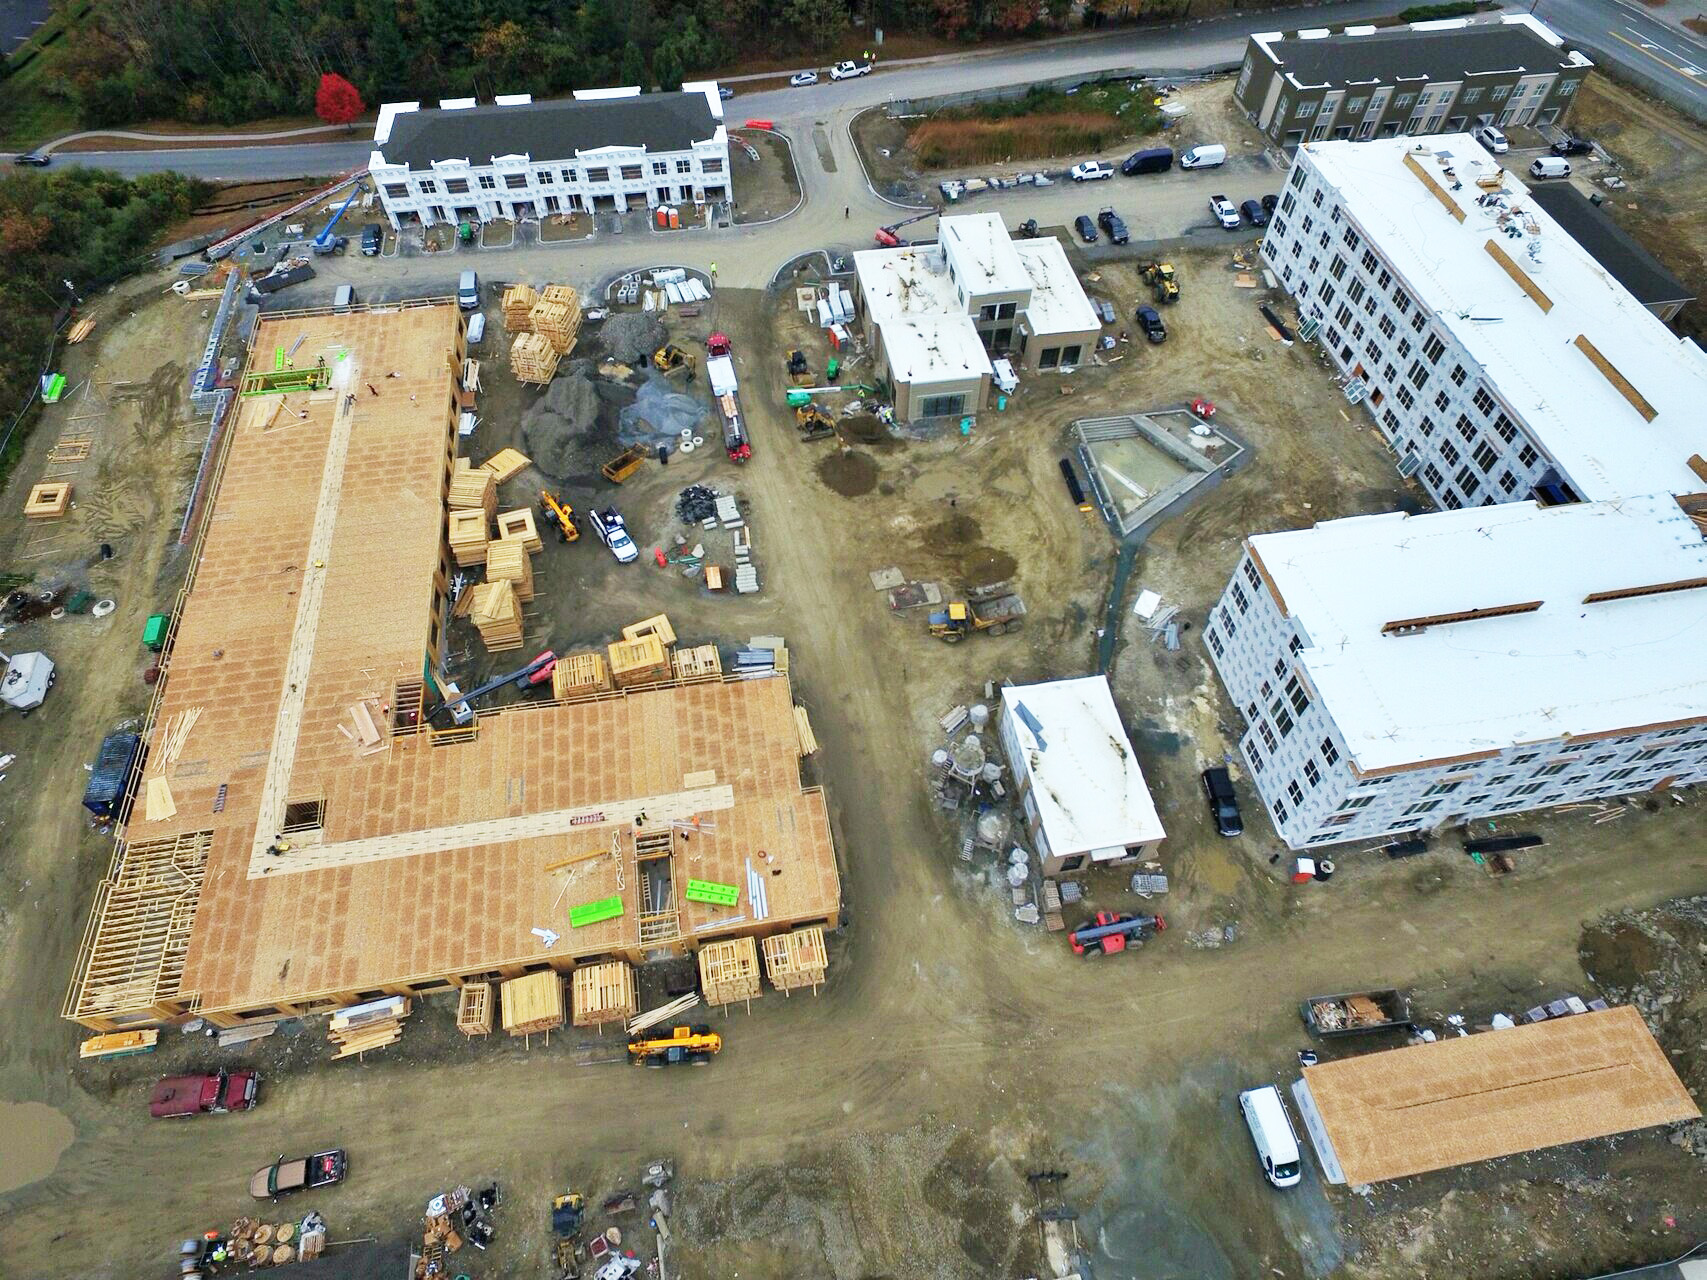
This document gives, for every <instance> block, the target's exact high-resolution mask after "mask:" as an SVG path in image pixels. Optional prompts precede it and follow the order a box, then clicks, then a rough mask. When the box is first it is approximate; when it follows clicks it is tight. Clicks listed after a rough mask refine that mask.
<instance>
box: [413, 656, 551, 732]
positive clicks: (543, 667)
mask: <svg viewBox="0 0 1707 1280" xmlns="http://www.w3.org/2000/svg"><path fill="white" fill-rule="evenodd" d="M556 665H557V655H556V654H555V653H553V652H552V651H551V650H550V649H547V650H546V651H545V652H544V653H542V654H540V655H539V656H538V657H537V658H535V659H534V660H533V661H532V662H530V663H528V664H527V665H526V666H525V667H518V668H517V669H516V670H514V671H510V672H506V673H505V674H504V675H501V676H496V677H494V678H493V679H491V680H488V681H487V682H486V683H485V684H483V685H481V686H479V687H478V688H475V689H470V690H469V691H468V692H467V693H463V692H462V691H461V690H460V689H458V688H457V687H456V685H455V684H453V683H451V682H449V681H445V682H444V683H443V685H442V688H443V690H444V694H445V700H444V701H443V702H441V703H439V705H438V706H436V707H434V708H433V710H432V713H431V714H430V715H428V716H427V720H428V722H429V723H430V722H432V721H433V720H435V719H437V718H438V716H439V714H440V713H441V712H443V711H445V710H447V709H448V710H449V711H450V713H451V719H452V720H453V721H454V722H455V723H456V724H457V726H458V727H459V728H460V727H463V726H466V725H468V724H470V723H472V722H473V720H474V709H473V707H472V705H471V704H472V703H473V702H474V700H475V699H476V698H483V697H485V696H486V695H487V694H489V693H491V692H492V691H493V690H495V689H502V688H503V687H504V686H505V685H507V684H514V685H515V686H516V687H517V688H518V689H522V690H524V691H525V690H526V689H528V688H529V687H530V686H532V685H536V684H544V683H545V682H546V681H547V680H549V679H551V671H552V668H553V667H555V666H556Z"/></svg>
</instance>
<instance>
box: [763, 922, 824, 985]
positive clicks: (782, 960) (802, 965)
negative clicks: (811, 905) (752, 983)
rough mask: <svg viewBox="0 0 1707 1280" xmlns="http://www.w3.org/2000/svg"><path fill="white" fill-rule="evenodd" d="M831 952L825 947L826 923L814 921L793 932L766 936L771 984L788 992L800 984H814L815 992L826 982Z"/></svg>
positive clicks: (766, 971) (768, 974) (766, 953)
mask: <svg viewBox="0 0 1707 1280" xmlns="http://www.w3.org/2000/svg"><path fill="white" fill-rule="evenodd" d="M829 966H830V959H829V954H828V952H827V951H826V950H825V948H824V927H823V926H822V925H816V924H815V925H812V926H811V927H810V928H806V929H796V930H795V931H794V932H793V933H778V934H774V935H772V936H771V937H769V938H766V939H765V973H766V975H767V976H769V978H770V980H771V986H773V987H775V988H776V989H777V990H778V991H781V992H783V993H784V994H787V993H788V992H791V991H794V990H795V989H797V988H799V987H811V988H812V994H813V995H817V994H818V988H819V987H820V986H822V985H823V983H824V971H825V970H826V969H827V968H829Z"/></svg>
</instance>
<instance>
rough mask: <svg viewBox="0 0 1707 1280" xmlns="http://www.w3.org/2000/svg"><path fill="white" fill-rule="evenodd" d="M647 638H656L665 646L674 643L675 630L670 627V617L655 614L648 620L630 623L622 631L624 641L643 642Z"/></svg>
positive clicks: (643, 619)
mask: <svg viewBox="0 0 1707 1280" xmlns="http://www.w3.org/2000/svg"><path fill="white" fill-rule="evenodd" d="M647 636H657V637H658V639H660V640H662V641H663V642H664V643H665V644H666V645H672V644H674V643H675V642H676V629H675V628H674V627H672V626H671V625H670V615H669V614H667V613H655V614H653V615H652V616H651V617H650V618H642V619H641V620H640V621H639V622H631V623H629V625H628V626H626V627H624V628H623V629H622V638H623V639H624V640H644V639H645V638H646V637H647Z"/></svg>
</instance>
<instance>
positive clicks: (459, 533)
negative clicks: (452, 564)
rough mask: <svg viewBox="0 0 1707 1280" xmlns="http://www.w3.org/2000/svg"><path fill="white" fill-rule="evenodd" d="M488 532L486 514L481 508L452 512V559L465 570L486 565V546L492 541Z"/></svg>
mask: <svg viewBox="0 0 1707 1280" xmlns="http://www.w3.org/2000/svg"><path fill="white" fill-rule="evenodd" d="M488 532H489V530H488V528H487V525H486V513H485V511H483V510H481V509H480V508H479V507H475V508H474V509H473V510H471V511H453V512H451V513H450V554H451V558H452V559H454V560H455V561H456V562H457V564H459V565H461V566H462V567H463V568H467V567H468V566H469V565H471V564H485V563H486V544H487V543H488V542H490V541H491V539H490V538H488V537H487V536H486V535H487V533H488Z"/></svg>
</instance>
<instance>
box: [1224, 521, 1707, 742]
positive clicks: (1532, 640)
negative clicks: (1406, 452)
mask: <svg viewBox="0 0 1707 1280" xmlns="http://www.w3.org/2000/svg"><path fill="white" fill-rule="evenodd" d="M1249 542H1250V547H1251V550H1252V553H1253V555H1254V556H1255V557H1256V559H1257V560H1258V561H1259V563H1260V564H1261V566H1262V569H1263V571H1264V572H1265V573H1266V574H1267V576H1268V578H1269V581H1270V582H1272V583H1273V584H1274V587H1275V589H1276V590H1277V591H1278V592H1279V593H1280V597H1281V599H1282V600H1283V601H1284V602H1285V607H1286V610H1287V612H1288V613H1289V614H1290V615H1291V616H1292V617H1293V618H1294V619H1296V620H1297V621H1298V622H1299V623H1300V624H1301V625H1302V627H1303V630H1304V633H1305V634H1306V635H1307V637H1308V647H1307V648H1305V649H1304V650H1302V651H1301V652H1300V654H1299V655H1298V662H1299V664H1300V666H1301V667H1302V668H1303V670H1304V673H1305V675H1306V676H1307V678H1308V680H1309V683H1310V684H1311V685H1312V686H1313V687H1314V689H1315V691H1316V694H1317V696H1318V697H1320V698H1322V699H1324V700H1325V703H1326V706H1327V709H1328V711H1329V714H1330V715H1331V716H1332V717H1333V720H1334V723H1335V725H1336V726H1337V727H1338V728H1339V730H1340V733H1341V734H1342V735H1343V737H1344V740H1345V743H1346V745H1347V747H1348V748H1349V749H1350V753H1351V756H1352V758H1353V759H1354V760H1355V761H1356V763H1357V765H1358V767H1359V768H1360V769H1363V770H1364V771H1366V772H1367V771H1370V770H1376V769H1383V768H1391V767H1396V766H1404V765H1411V764H1417V763H1420V762H1424V761H1433V760H1444V759H1450V758H1454V757H1458V756H1464V755H1472V754H1476V753H1481V752H1487V751H1491V750H1498V749H1502V748H1506V747H1510V746H1513V745H1516V744H1519V743H1526V742H1540V741H1548V740H1555V739H1558V738H1561V737H1564V736H1583V735H1588V734H1600V733H1609V732H1618V731H1623V730H1630V729H1636V728H1642V727H1646V726H1651V725H1658V724H1669V723H1671V722H1674V721H1680V720H1691V719H1696V718H1702V717H1707V587H1695V588H1687V589H1680V590H1675V591H1669V592H1665V593H1663V594H1655V595H1647V596H1638V597H1634V598H1624V599H1615V600H1609V601H1604V602H1600V603H1594V604H1589V603H1585V597H1587V596H1589V595H1590V594H1594V593H1600V592H1607V591H1624V590H1628V589H1630V588H1635V587H1651V586H1655V585H1658V584H1668V583H1670V584H1675V583H1684V582H1688V581H1690V580H1693V579H1697V578H1707V542H1704V541H1703V538H1702V532H1701V530H1700V529H1699V528H1697V527H1696V526H1695V525H1694V523H1693V522H1692V521H1691V520H1690V518H1689V516H1688V515H1687V514H1686V513H1685V512H1684V511H1683V509H1682V508H1681V507H1679V505H1678V503H1677V501H1676V500H1675V499H1674V498H1672V497H1670V496H1669V495H1656V496H1649V497H1639V498H1626V499H1623V500H1620V501H1617V502H1597V503H1580V504H1575V505H1569V506H1559V507H1547V508H1543V507H1540V506H1538V505H1537V504H1535V503H1533V502H1512V503H1502V504H1500V505H1497V506H1491V507H1475V508H1468V509H1465V510H1462V511H1441V512H1430V513H1426V514H1423V515H1418V516H1407V515H1404V514H1403V513H1395V514H1391V515H1375V516H1354V517H1352V518H1350V519H1345V520H1334V521H1330V522H1327V523H1325V524H1319V525H1317V526H1315V528H1313V529H1304V530H1298V531H1296V532H1291V533H1272V534H1262V535H1259V536H1256V537H1253V538H1251V539H1250V540H1249ZM1537 601H1538V602H1540V607H1539V608H1538V609H1535V610H1533V611H1531V612H1523V613H1514V614H1509V615H1506V616H1484V617H1478V618H1472V619H1468V620H1464V621H1458V622H1450V623H1442V624H1436V625H1428V626H1424V627H1422V628H1420V629H1417V630H1413V631H1411V632H1409V633H1408V634H1384V633H1383V630H1382V629H1383V627H1385V626H1387V624H1389V623H1393V622H1400V621H1405V620H1411V619H1426V618H1435V617H1439V616H1441V615H1447V614H1461V613H1464V612H1466V611H1471V610H1485V609H1496V608H1502V607H1510V606H1522V605H1528V604H1532V603H1534V602H1537Z"/></svg>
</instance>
